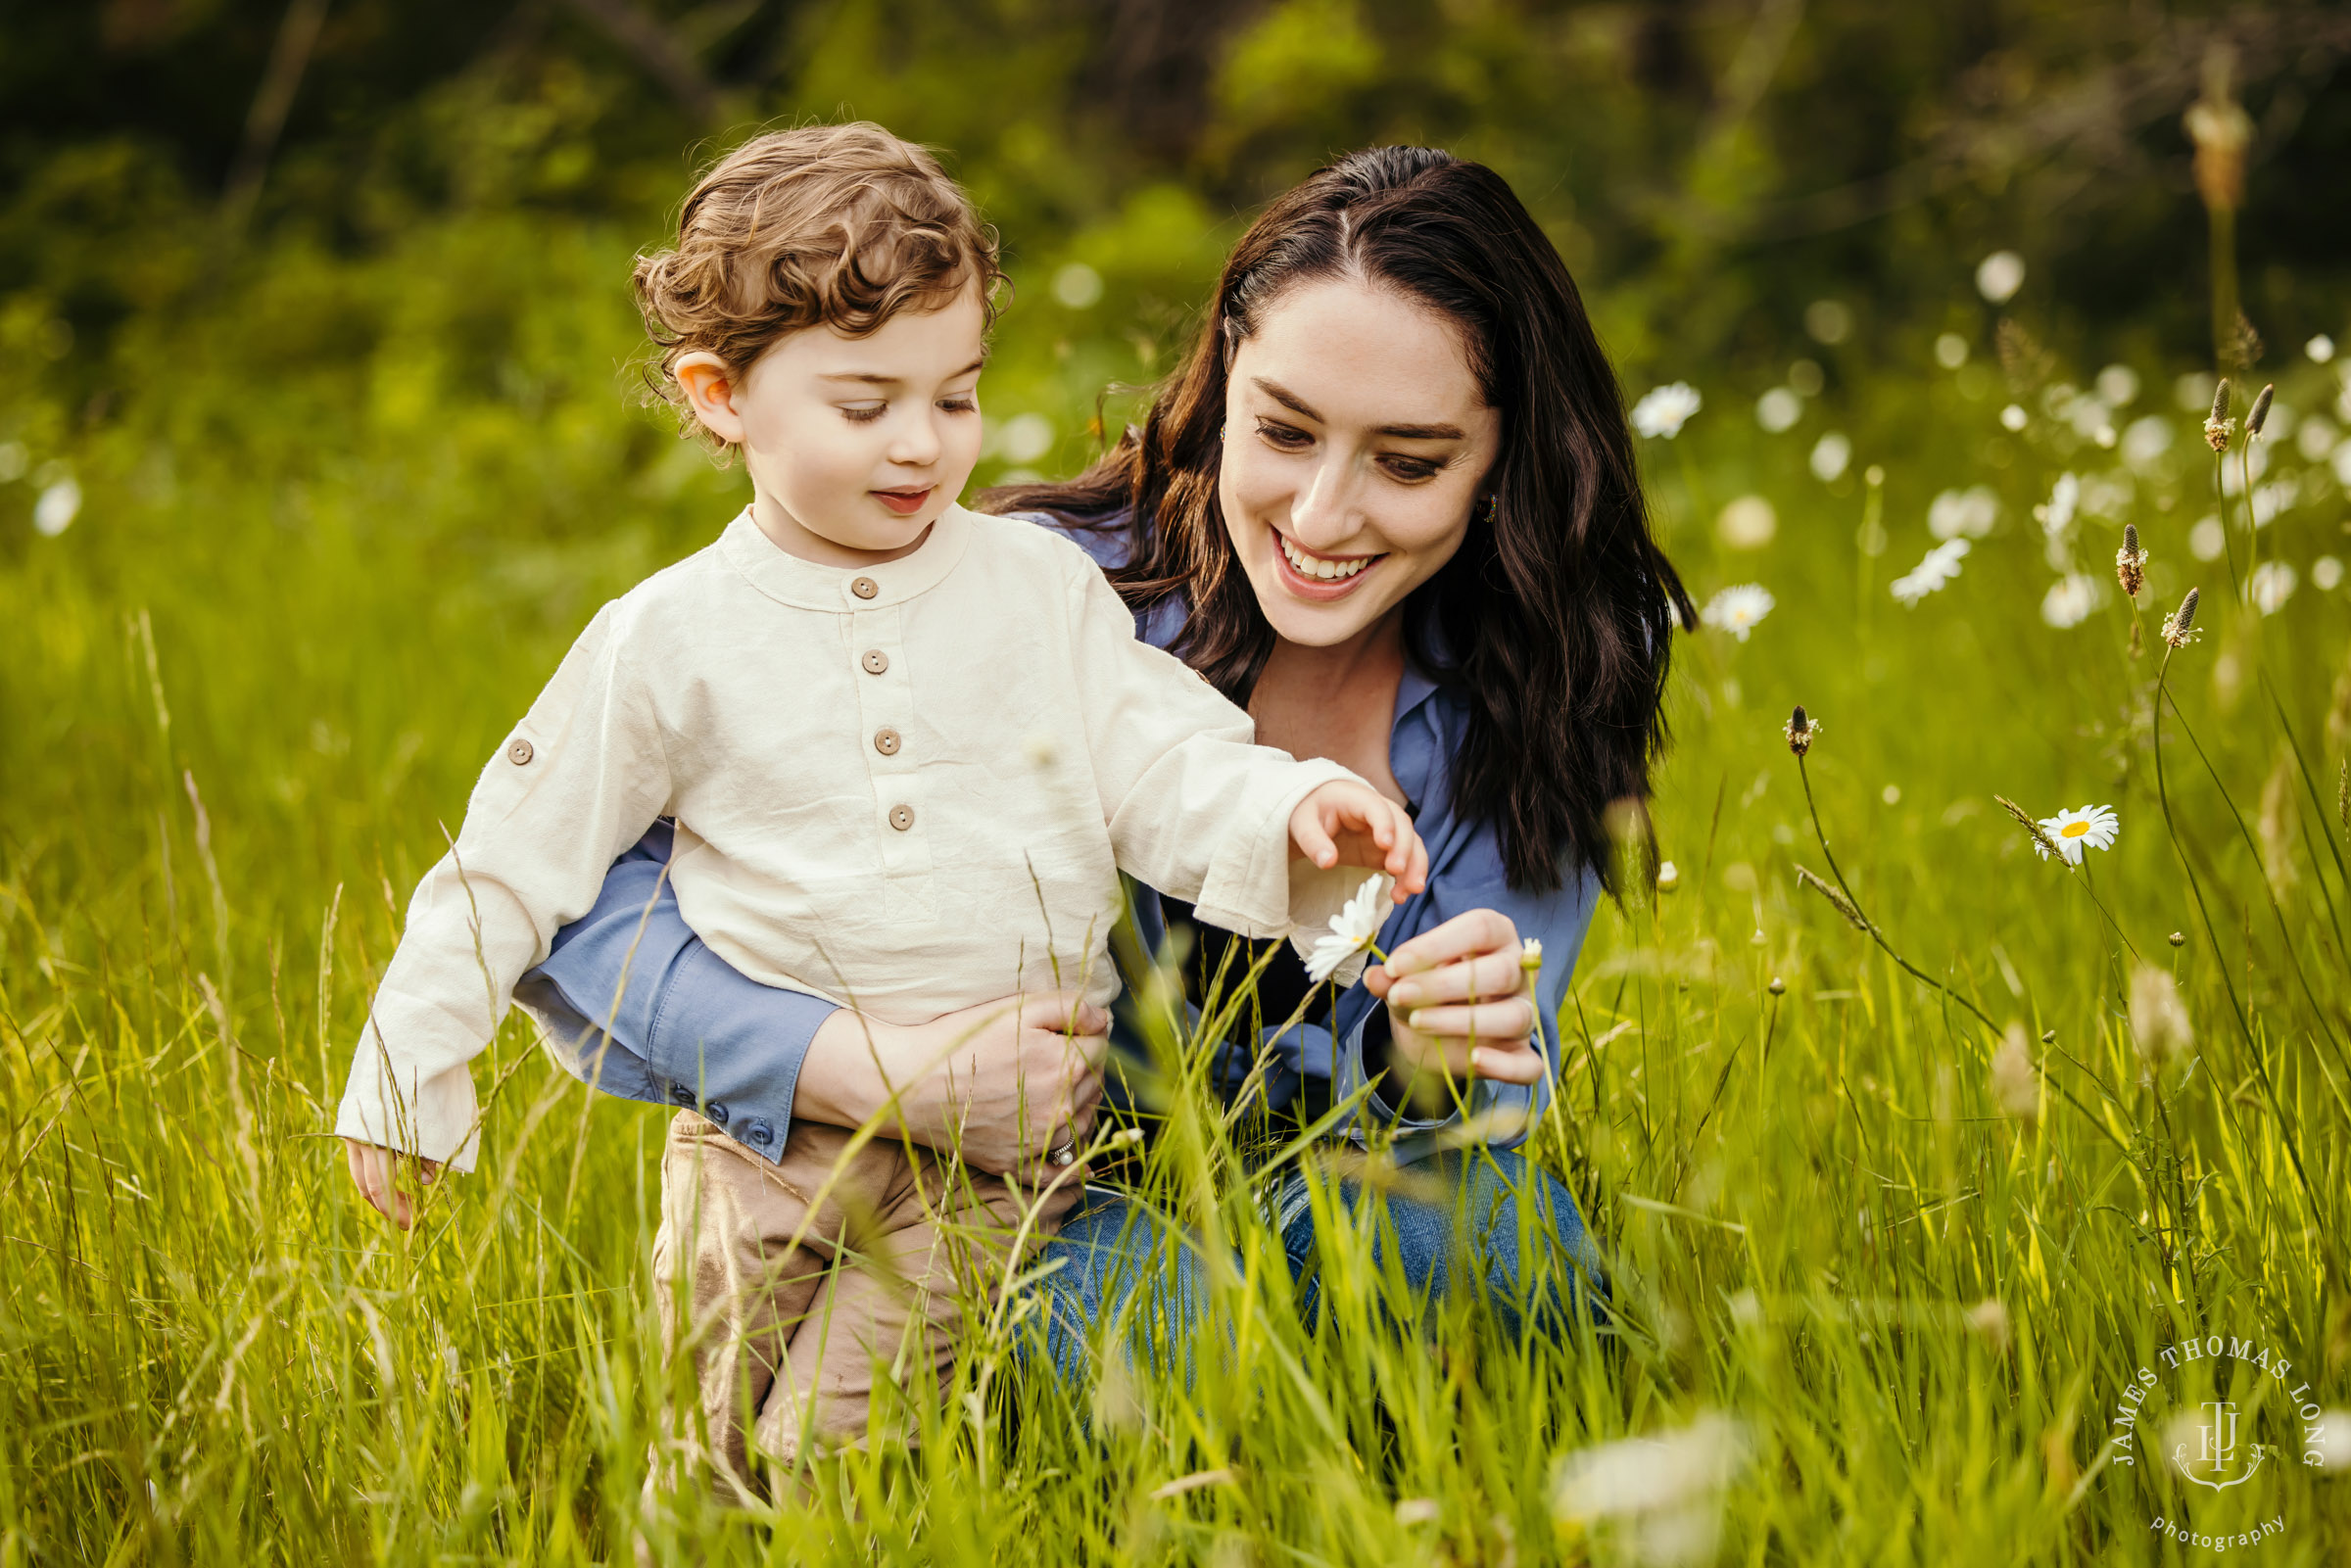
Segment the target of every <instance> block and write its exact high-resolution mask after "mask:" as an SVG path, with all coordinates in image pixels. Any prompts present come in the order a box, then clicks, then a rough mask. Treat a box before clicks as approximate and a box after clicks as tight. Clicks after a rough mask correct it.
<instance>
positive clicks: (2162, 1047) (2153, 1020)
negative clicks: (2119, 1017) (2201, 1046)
mask: <svg viewBox="0 0 2351 1568" xmlns="http://www.w3.org/2000/svg"><path fill="white" fill-rule="evenodd" d="M2131 1033H2132V1036H2133V1038H2134V1040H2135V1042H2136V1044H2137V1046H2138V1055H2139V1060H2140V1061H2142V1062H2144V1063H2145V1064H2146V1065H2147V1067H2148V1068H2149V1069H2153V1070H2160V1069H2163V1068H2165V1067H2167V1066H2169V1065H2170V1064H2171V1063H2173V1062H2176V1061H2178V1060H2179V1059H2180V1058H2182V1057H2183V1056H2185V1055H2187V1053H2188V1051H2189V1049H2190V1048H2191V1047H2193V1046H2194V1044H2195V1039H2196V1031H2195V1029H2194V1028H2193V1027H2192V1026H2190V1024H2189V1023H2188V1021H2187V1005H2186V1004H2185V1003H2184V1002H2183V1001H2181V999H2180V982H2179V981H2177V980H2175V979H2173V978H2172V974H2171V972H2170V971H2169V970H2159V969H2154V968H2151V967H2149V966H2146V965H2141V966H2139V968H2138V969H2137V970H2136V971H2135V972H2134V973H2133V974H2132V976H2131Z"/></svg>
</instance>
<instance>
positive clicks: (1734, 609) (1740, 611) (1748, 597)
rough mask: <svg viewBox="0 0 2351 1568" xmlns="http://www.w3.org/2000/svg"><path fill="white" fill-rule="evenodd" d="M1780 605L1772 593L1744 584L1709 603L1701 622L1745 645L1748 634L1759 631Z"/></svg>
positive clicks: (1755, 585) (1710, 600)
mask: <svg viewBox="0 0 2351 1568" xmlns="http://www.w3.org/2000/svg"><path fill="white" fill-rule="evenodd" d="M1777 602H1779V601H1778V600H1776V599H1774V598H1773V597H1772V596H1771V590H1770V589H1767V588H1765V587H1763V586H1762V585H1761V584H1760V583H1741V584H1740V585H1739V586H1738V587H1736V588H1726V589H1724V590H1723V591H1722V592H1721V593H1719V594H1715V595H1714V596H1713V597H1712V598H1710V599H1708V600H1706V607H1705V608H1704V609H1703V610H1701V611H1699V612H1698V618H1699V619H1700V620H1702V621H1703V622H1705V623H1706V624H1707V625H1708V626H1712V627H1719V628H1720V629H1722V630H1723V631H1725V632H1728V633H1730V634H1731V635H1732V636H1733V637H1735V638H1737V639H1738V640H1739V641H1742V642H1744V641H1747V634H1748V633H1750V632H1751V631H1753V630H1754V629H1755V623H1756V622H1757V621H1759V620H1761V619H1763V617H1764V616H1766V615H1769V614H1770V613H1771V607H1772V605H1774V604H1775V603H1777Z"/></svg>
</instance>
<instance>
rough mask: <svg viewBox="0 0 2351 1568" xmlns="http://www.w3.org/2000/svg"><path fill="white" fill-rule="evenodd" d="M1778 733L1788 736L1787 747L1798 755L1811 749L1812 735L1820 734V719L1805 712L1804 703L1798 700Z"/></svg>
mask: <svg viewBox="0 0 2351 1568" xmlns="http://www.w3.org/2000/svg"><path fill="white" fill-rule="evenodd" d="M1780 733H1781V734H1782V735H1784V736H1787V737H1788V749H1789V750H1791V751H1793V752H1795V753H1796V754H1797V755H1798V756H1799V757H1800V756H1802V755H1803V754H1804V753H1805V752H1807V751H1809V750H1811V749H1812V737H1813V736H1816V735H1818V734H1820V721H1819V720H1817V719H1814V718H1812V717H1811V716H1810V715H1808V714H1806V713H1805V712H1804V705H1803V704H1802V703H1801V702H1799V703H1798V704H1797V705H1796V712H1794V713H1793V714H1791V715H1789V718H1788V723H1787V726H1786V727H1785V728H1784V729H1782V730H1781V732H1780Z"/></svg>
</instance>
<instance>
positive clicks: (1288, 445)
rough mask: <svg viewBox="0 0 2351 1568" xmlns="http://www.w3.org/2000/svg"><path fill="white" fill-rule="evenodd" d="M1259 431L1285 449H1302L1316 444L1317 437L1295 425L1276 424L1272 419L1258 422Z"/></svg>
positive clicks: (1274, 444) (1259, 433)
mask: <svg viewBox="0 0 2351 1568" xmlns="http://www.w3.org/2000/svg"><path fill="white" fill-rule="evenodd" d="M1257 433H1258V435H1259V436H1260V437H1262V438H1264V439H1265V440H1266V441H1267V442H1268V443H1270V444H1271V445H1272V446H1275V447H1278V448H1280V449H1281V450H1282V451H1303V450H1305V449H1306V448H1308V447H1310V446H1312V445H1314V440H1315V438H1314V437H1312V436H1310V435H1308V434H1307V433H1306V432H1305V431H1303V430H1300V429H1298V428H1297V427H1296V426H1294V425H1282V424H1275V423H1274V422H1273V421H1272V420H1271V419H1260V420H1259V421H1258V422H1257Z"/></svg>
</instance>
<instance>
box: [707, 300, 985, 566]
mask: <svg viewBox="0 0 2351 1568" xmlns="http://www.w3.org/2000/svg"><path fill="white" fill-rule="evenodd" d="M986 326H987V317H986V312H985V311H984V309H982V307H981V303H980V295H979V291H978V290H976V289H967V290H965V291H964V292H963V293H962V294H960V295H958V296H957V297H956V298H955V300H954V302H953V303H951V304H949V305H947V306H945V307H943V308H941V309H935V310H927V311H922V312H919V313H918V312H916V311H912V310H907V311H901V312H900V313H899V314H897V315H894V316H892V317H890V319H889V320H888V321H887V322H885V323H884V324H883V326H882V328H881V329H880V330H879V331H877V332H874V333H873V334H871V335H870V336H867V337H862V338H851V337H844V336H843V335H841V334H840V333H839V332H836V331H835V330H833V328H831V327H830V326H814V327H808V328H806V329H804V330H802V331H799V332H794V333H792V334H791V335H790V336H788V337H785V338H782V339H779V340H778V341H777V342H776V343H775V345H774V346H773V347H771V348H770V349H769V350H768V351H767V352H766V353H765V354H763V355H761V356H759V358H758V359H757V360H756V361H755V362H754V363H753V364H752V365H751V368H750V370H749V371H748V372H747V373H746V374H744V376H742V377H741V378H740V379H736V378H732V377H730V376H729V375H728V373H727V367H726V365H725V363H724V361H722V360H720V359H719V358H718V357H717V356H714V355H706V354H697V355H689V356H686V357H685V358H684V359H682V360H681V361H680V362H679V364H678V372H677V373H678V380H679V382H680V383H681V384H682V385H683V386H684V387H685V388H686V393H687V396H688V398H689V399H690V400H691V401H692V402H693V404H694V410H695V414H696V417H697V418H699V419H700V420H701V421H702V423H703V424H704V425H706V426H708V427H709V429H710V430H711V432H712V433H713V434H715V435H717V436H718V437H719V438H720V439H722V440H725V441H729V442H733V443H734V444H736V445H737V446H738V447H740V448H741V449H742V451H743V454H744V464H745V466H747V467H748V468H749V469H750V471H751V484H752V488H753V489H754V491H755V492H756V499H754V501H753V503H752V516H753V518H754V519H755V520H756V521H757V522H758V524H759V527H760V531H761V532H763V533H765V534H766V535H767V537H768V538H769V539H770V540H772V541H774V542H775V544H776V546H777V547H778V548H780V549H783V550H785V551H787V552H788V553H791V554H793V555H797V556H799V557H801V558H802V559H805V560H811V561H816V562H818V563H820V564H823V565H830V566H860V565H867V564H871V563H873V562H876V561H885V560H889V559H892V558H894V557H896V556H899V555H903V554H906V553H907V552H909V551H910V550H912V549H913V548H914V547H915V546H918V545H920V544H921V543H922V542H923V538H924V535H925V534H926V533H927V532H928V531H929V530H930V527H931V525H932V524H933V523H935V522H936V521H937V520H938V517H939V514H940V513H942V512H944V511H945V510H946V509H947V507H948V505H949V504H951V503H952V502H953V501H954V499H955V498H956V497H958V496H960V495H961V494H962V493H963V487H964V484H965V482H966V481H967V480H969V479H970V478H971V477H972V469H973V468H974V467H975V466H976V465H977V464H978V463H979V461H980V435H981V429H980V393H979V389H980V371H981V367H982V365H983V363H984V360H985V359H986V340H985V331H986Z"/></svg>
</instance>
